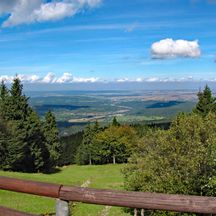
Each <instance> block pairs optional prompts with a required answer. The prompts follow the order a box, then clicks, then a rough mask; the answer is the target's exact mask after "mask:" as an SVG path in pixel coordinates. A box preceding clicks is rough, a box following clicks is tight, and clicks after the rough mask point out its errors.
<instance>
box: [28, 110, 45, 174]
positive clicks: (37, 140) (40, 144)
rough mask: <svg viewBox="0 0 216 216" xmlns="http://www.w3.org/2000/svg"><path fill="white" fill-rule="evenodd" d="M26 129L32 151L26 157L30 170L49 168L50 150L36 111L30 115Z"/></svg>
mask: <svg viewBox="0 0 216 216" xmlns="http://www.w3.org/2000/svg"><path fill="white" fill-rule="evenodd" d="M25 130H26V133H27V134H26V140H27V142H28V147H29V152H30V154H29V155H28V157H27V158H26V162H27V163H28V170H29V171H32V172H35V171H44V170H47V169H48V168H49V167H48V161H47V159H46V158H49V152H48V150H47V147H46V145H45V137H44V134H43V131H42V126H41V122H40V119H39V117H38V115H37V113H36V112H34V111H32V112H31V113H30V115H29V116H28V118H27V121H26V127H25Z"/></svg>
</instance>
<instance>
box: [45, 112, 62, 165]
mask: <svg viewBox="0 0 216 216" xmlns="http://www.w3.org/2000/svg"><path fill="white" fill-rule="evenodd" d="M43 131H44V136H45V145H46V147H47V148H48V151H49V154H50V158H49V160H50V165H51V166H56V165H57V162H58V160H59V157H60V154H61V145H60V139H59V136H58V128H57V125H56V120H55V116H54V115H53V114H52V112H51V111H48V112H47V113H46V115H45V122H44V128H43Z"/></svg>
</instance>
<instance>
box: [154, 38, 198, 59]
mask: <svg viewBox="0 0 216 216" xmlns="http://www.w3.org/2000/svg"><path fill="white" fill-rule="evenodd" d="M151 53H152V57H153V58H159V59H165V58H176V57H185V58H196V57H199V56H200V55H201V50H200V46H199V43H198V41H197V40H195V41H187V40H173V39H171V38H167V39H164V40H160V41H158V42H155V43H153V44H152V46H151Z"/></svg>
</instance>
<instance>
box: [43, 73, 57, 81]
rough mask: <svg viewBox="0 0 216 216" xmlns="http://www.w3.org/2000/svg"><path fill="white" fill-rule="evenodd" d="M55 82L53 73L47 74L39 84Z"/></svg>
mask: <svg viewBox="0 0 216 216" xmlns="http://www.w3.org/2000/svg"><path fill="white" fill-rule="evenodd" d="M55 81H56V78H55V74H54V73H48V74H47V75H46V76H45V77H44V78H43V79H42V80H41V82H43V83H54V82H55Z"/></svg>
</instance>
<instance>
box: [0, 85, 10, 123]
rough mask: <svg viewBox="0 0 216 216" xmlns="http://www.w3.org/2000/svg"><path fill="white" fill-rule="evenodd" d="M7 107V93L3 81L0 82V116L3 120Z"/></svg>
mask: <svg viewBox="0 0 216 216" xmlns="http://www.w3.org/2000/svg"><path fill="white" fill-rule="evenodd" d="M8 105H9V91H8V89H7V87H6V85H5V83H4V81H2V82H1V85H0V114H1V117H2V118H3V119H6V114H7V109H8Z"/></svg>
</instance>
